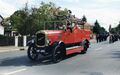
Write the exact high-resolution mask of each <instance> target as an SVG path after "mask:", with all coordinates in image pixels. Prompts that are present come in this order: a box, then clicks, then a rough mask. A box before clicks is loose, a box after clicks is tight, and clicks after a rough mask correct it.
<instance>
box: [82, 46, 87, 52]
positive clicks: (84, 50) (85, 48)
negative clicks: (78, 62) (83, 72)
mask: <svg viewBox="0 0 120 75" xmlns="http://www.w3.org/2000/svg"><path fill="white" fill-rule="evenodd" d="M86 52H87V46H84V49H83V50H82V51H81V54H85V53H86Z"/></svg>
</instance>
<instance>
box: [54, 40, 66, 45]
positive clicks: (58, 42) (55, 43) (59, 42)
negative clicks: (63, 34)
mask: <svg viewBox="0 0 120 75" xmlns="http://www.w3.org/2000/svg"><path fill="white" fill-rule="evenodd" d="M52 45H59V46H65V44H64V42H63V41H55V42H54V43H52Z"/></svg>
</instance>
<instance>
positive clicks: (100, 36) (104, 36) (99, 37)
mask: <svg viewBox="0 0 120 75" xmlns="http://www.w3.org/2000/svg"><path fill="white" fill-rule="evenodd" d="M108 36H109V35H108V34H96V41H97V43H98V42H102V41H106V40H107V37H108Z"/></svg>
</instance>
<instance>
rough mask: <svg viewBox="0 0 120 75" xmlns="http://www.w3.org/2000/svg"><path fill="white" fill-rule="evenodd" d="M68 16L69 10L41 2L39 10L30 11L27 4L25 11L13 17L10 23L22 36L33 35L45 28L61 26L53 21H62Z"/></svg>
mask: <svg viewBox="0 0 120 75" xmlns="http://www.w3.org/2000/svg"><path fill="white" fill-rule="evenodd" d="M66 15H68V10H67V9H64V10H61V7H57V6H56V5H55V4H54V3H52V2H49V3H44V2H41V5H40V6H39V7H38V8H35V7H34V8H31V9H28V5H27V3H26V5H25V7H24V8H23V9H21V10H17V11H15V12H14V14H12V15H11V17H10V22H11V25H12V27H13V28H14V29H15V30H17V31H18V33H20V34H21V35H33V34H35V33H36V32H37V31H38V30H42V29H44V28H48V29H53V28H54V25H55V24H59V23H53V21H56V20H57V21H58V22H59V21H62V20H63V19H64V17H65V16H66ZM62 18H63V19H62Z"/></svg>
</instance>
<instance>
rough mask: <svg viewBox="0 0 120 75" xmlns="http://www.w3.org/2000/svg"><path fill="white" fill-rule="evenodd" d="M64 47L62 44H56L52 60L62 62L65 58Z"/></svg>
mask: <svg viewBox="0 0 120 75" xmlns="http://www.w3.org/2000/svg"><path fill="white" fill-rule="evenodd" d="M64 55H65V54H64V48H63V47H62V46H55V48H54V50H53V55H52V60H53V62H54V63H58V62H60V61H61V60H62V59H63V58H64Z"/></svg>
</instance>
